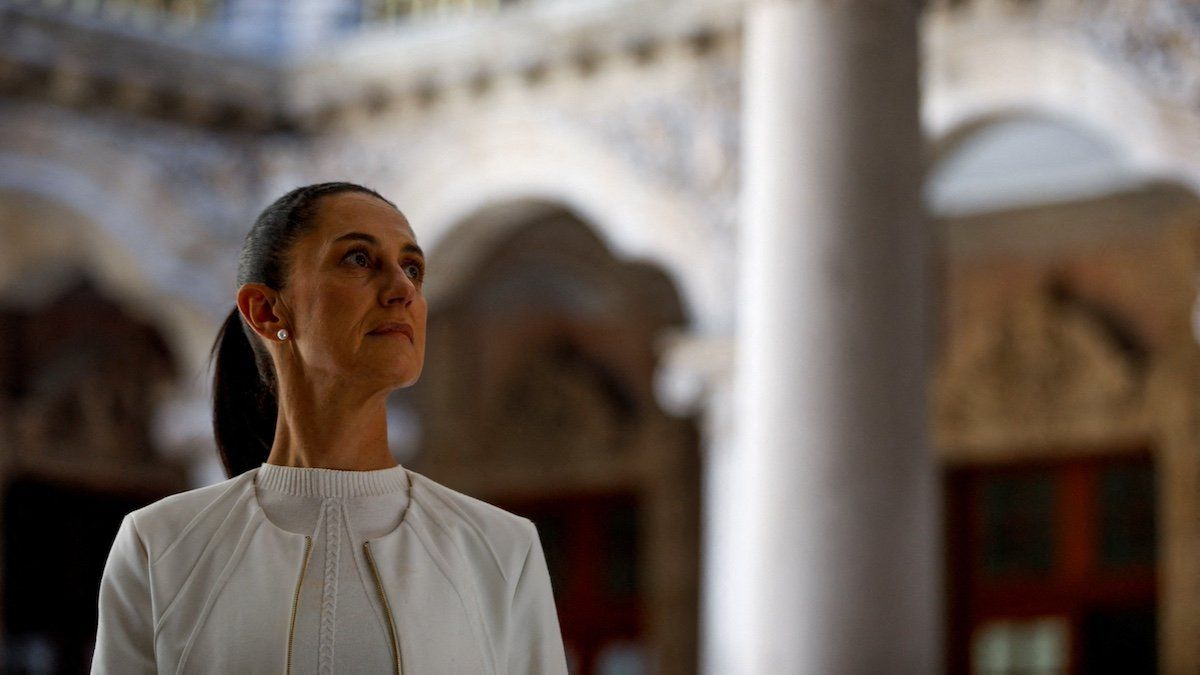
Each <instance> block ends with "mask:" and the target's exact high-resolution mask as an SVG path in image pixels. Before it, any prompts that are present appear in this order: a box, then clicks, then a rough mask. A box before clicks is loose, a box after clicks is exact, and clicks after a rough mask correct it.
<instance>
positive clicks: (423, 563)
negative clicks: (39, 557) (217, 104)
mask: <svg viewBox="0 0 1200 675" xmlns="http://www.w3.org/2000/svg"><path fill="white" fill-rule="evenodd" d="M424 275H425V260H424V256H423V254H422V252H421V249H420V247H419V246H417V243H416V237H415V236H414V234H413V231H412V228H411V227H410V226H409V224H408V221H407V220H406V219H405V217H404V215H403V214H401V213H400V211H399V210H398V209H397V208H396V207H395V205H394V204H392V203H391V202H389V201H388V200H386V199H384V198H383V197H381V196H380V195H378V194H377V193H375V192H374V191H372V190H369V189H367V188H364V187H362V186H358V185H354V184H350V183H321V184H317V185H310V186H307V187H302V188H298V189H296V190H293V191H291V192H289V193H288V194H286V195H284V196H283V197H281V198H279V199H278V200H277V201H276V202H275V203H274V204H272V205H270V206H269V207H267V209H266V210H265V211H263V213H262V214H261V215H260V216H259V217H258V219H257V221H256V222H255V223H254V227H253V228H252V229H251V231H250V233H249V234H248V235H247V237H246V240H245V243H244V245H243V247H242V252H241V256H240V259H239V264H238V284H239V288H238V291H237V306H236V307H235V308H234V309H233V311H232V312H231V313H230V314H229V317H228V318H227V319H226V321H225V324H224V325H223V326H222V327H221V330H220V332H219V333H218V336H217V341H216V344H214V346H213V351H214V353H215V355H216V369H215V375H214V380H213V399H214V404H213V424H214V428H215V432H216V441H217V446H218V448H219V450H220V454H221V459H222V461H223V462H224V465H225V470H226V472H227V474H228V475H229V476H230V478H229V479H228V480H226V481H223V482H221V483H218V484H216V485H211V486H208V487H204V488H200V489H196V490H190V491H187V492H183V493H180V494H177V495H173V496H171V497H167V498H165V499H162V500H160V501H158V502H155V503H154V504H151V505H149V506H147V507H145V508H142V509H138V510H136V511H134V512H132V513H130V514H129V515H127V516H126V517H125V519H124V521H122V523H121V527H120V530H119V531H118V533H117V536H116V539H115V541H114V543H113V547H112V551H111V552H110V554H109V558H108V563H107V565H106V566H105V569H104V576H103V579H102V581H101V584H100V598H99V608H100V621H99V629H98V631H97V637H96V651H95V654H94V657H93V662H92V672H94V673H139V672H155V671H158V672H214V673H216V672H219V673H258V672H269V673H274V672H284V673H288V672H296V673H309V672H320V673H333V672H347V673H350V672H353V673H386V672H396V673H400V672H407V673H419V674H423V673H434V674H441V673H565V672H566V659H565V656H564V653H563V643H562V637H561V634H560V633H559V627H558V619H557V616H556V613H555V607H554V600H553V597H552V595H551V589H550V579H549V575H548V573H547V570H546V562H545V559H544V557H543V554H542V548H541V545H540V543H539V541H538V537H537V532H536V530H535V528H534V526H533V524H532V523H531V522H530V521H528V520H526V519H524V518H519V517H517V516H514V515H512V514H509V513H507V512H505V511H502V510H500V509H498V508H496V507H493V506H490V505H488V504H485V503H483V502H480V501H477V500H475V499H471V498H470V497H467V496H465V495H462V494H459V493H457V492H454V491H452V490H450V489H448V488H445V487H443V486H441V485H439V484H437V483H434V482H433V481H431V480H429V479H428V478H425V477H424V476H422V475H420V474H418V473H415V472H412V471H409V470H407V469H406V468H404V467H402V466H400V465H398V464H397V463H396V461H395V459H393V457H392V455H391V453H390V452H389V450H388V445H387V415H386V400H387V396H388V394H389V392H391V391H392V390H393V389H396V388H398V387H406V386H409V385H411V384H413V383H414V382H416V381H417V378H418V376H419V375H420V373H421V368H422V365H423V362H424V355H425V317H426V304H425V298H424V297H423V295H422V290H421V288H422V281H423V279H424Z"/></svg>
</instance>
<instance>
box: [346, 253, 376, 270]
mask: <svg viewBox="0 0 1200 675" xmlns="http://www.w3.org/2000/svg"><path fill="white" fill-rule="evenodd" d="M342 260H356V261H357V260H362V261H363V265H360V267H365V266H367V265H370V264H371V256H369V255H367V254H366V252H365V251H350V252H349V253H347V254H346V255H345V256H344V257H343V258H342ZM355 264H357V262H356V263H355Z"/></svg>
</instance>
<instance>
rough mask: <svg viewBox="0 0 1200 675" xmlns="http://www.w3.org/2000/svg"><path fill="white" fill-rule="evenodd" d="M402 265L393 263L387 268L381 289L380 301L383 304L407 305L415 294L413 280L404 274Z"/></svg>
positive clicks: (415, 288) (415, 289)
mask: <svg viewBox="0 0 1200 675" xmlns="http://www.w3.org/2000/svg"><path fill="white" fill-rule="evenodd" d="M404 267H405V266H404V264H403V263H393V264H392V265H390V266H389V267H388V272H387V274H386V275H384V277H385V278H386V280H387V281H386V285H385V287H384V289H383V295H382V296H381V300H382V302H383V304H385V305H390V304H392V303H393V302H402V303H404V304H406V305H407V304H408V303H410V302H412V300H413V297H414V296H415V295H416V293H417V287H416V285H415V284H414V283H413V280H412V279H411V278H410V277H409V276H408V274H406V273H405V272H404Z"/></svg>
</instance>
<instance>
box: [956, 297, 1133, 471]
mask: <svg viewBox="0 0 1200 675" xmlns="http://www.w3.org/2000/svg"><path fill="white" fill-rule="evenodd" d="M1146 370H1147V364H1146V362H1145V358H1144V354H1143V353H1142V351H1141V349H1140V347H1139V346H1138V345H1137V344H1136V343H1135V342H1134V341H1133V340H1132V339H1131V338H1130V337H1129V336H1127V335H1126V334H1124V333H1123V332H1122V331H1121V330H1120V329H1119V328H1117V326H1116V324H1115V323H1114V322H1112V321H1111V319H1110V318H1108V317H1106V316H1105V315H1104V314H1102V313H1100V312H1098V311H1096V310H1094V309H1093V308H1091V307H1088V306H1086V305H1085V304H1083V303H1080V302H1077V301H1075V300H1073V299H1072V298H1070V297H1069V296H1064V295H1062V294H1061V293H1056V292H1053V291H1052V290H1050V289H1044V290H1043V291H1042V292H1041V293H1038V294H1034V295H1029V296H1026V297H1024V298H1022V299H1020V300H1019V301H1016V302H1013V303H1012V304H1011V305H1009V306H1008V307H1006V308H1004V309H1002V310H1000V311H997V312H992V313H981V314H978V315H976V317H975V319H973V320H971V321H970V322H969V323H966V324H965V325H962V326H960V327H956V329H955V330H954V331H953V332H952V334H951V339H950V343H949V345H948V351H947V354H946V356H945V358H944V360H943V362H942V364H941V367H940V369H939V372H938V374H937V379H936V391H937V394H936V414H937V424H936V428H937V432H938V435H939V436H940V438H939V445H941V446H942V447H944V448H946V447H950V448H954V449H955V450H956V451H960V450H961V449H963V448H965V449H968V450H969V449H978V448H982V449H1001V448H1006V447H1008V448H1011V447H1031V446H1037V447H1041V448H1056V447H1064V446H1070V445H1073V444H1079V443H1087V442H1092V441H1099V440H1103V439H1111V438H1112V434H1113V430H1114V429H1118V430H1124V431H1126V432H1131V431H1132V432H1134V433H1136V432H1138V431H1140V430H1141V428H1140V427H1141V425H1142V424H1143V422H1144V420H1143V415H1144V410H1143V404H1144V389H1145V378H1146Z"/></svg>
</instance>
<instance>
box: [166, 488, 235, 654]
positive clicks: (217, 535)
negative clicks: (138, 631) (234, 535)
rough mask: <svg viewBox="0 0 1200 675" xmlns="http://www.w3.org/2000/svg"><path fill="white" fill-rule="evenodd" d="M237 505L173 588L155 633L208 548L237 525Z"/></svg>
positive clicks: (170, 611) (182, 592) (174, 607)
mask: <svg viewBox="0 0 1200 675" xmlns="http://www.w3.org/2000/svg"><path fill="white" fill-rule="evenodd" d="M238 505H239V503H235V504H234V505H233V507H232V508H230V509H229V512H228V513H226V514H225V517H224V518H222V519H221V524H220V525H219V526H217V528H216V530H214V531H213V534H212V535H211V536H210V537H209V538H208V541H207V542H206V543H205V545H204V547H203V548H202V549H201V550H200V551H199V553H197V554H196V557H195V558H194V559H192V561H191V566H190V567H189V568H188V571H187V574H186V575H184V576H183V580H182V581H181V582H180V583H179V584H178V586H177V587H176V588H175V594H174V596H172V597H171V601H170V602H169V603H168V604H167V606H166V607H164V608H163V611H162V615H161V616H159V617H158V620H157V621H156V622H155V630H156V631H157V630H158V628H159V626H161V625H162V624H164V623H166V620H167V619H168V618H169V617H170V616H171V614H172V613H173V612H174V611H175V609H176V607H177V606H178V605H179V601H180V598H182V597H183V595H184V593H185V592H187V587H188V583H189V582H190V581H191V580H192V577H193V576H194V575H195V574H196V567H197V566H198V565H200V563H201V561H202V560H203V559H204V557H205V555H206V554H208V552H209V550H210V548H211V547H213V546H215V545H216V543H215V542H217V541H219V540H220V538H221V536H222V534H223V533H224V532H225V529H226V528H227V527H231V526H232V525H231V523H233V524H236V523H237V518H238V513H237V511H238V509H237V507H238ZM163 557H165V554H164V555H163V556H159V560H162V559H163Z"/></svg>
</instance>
